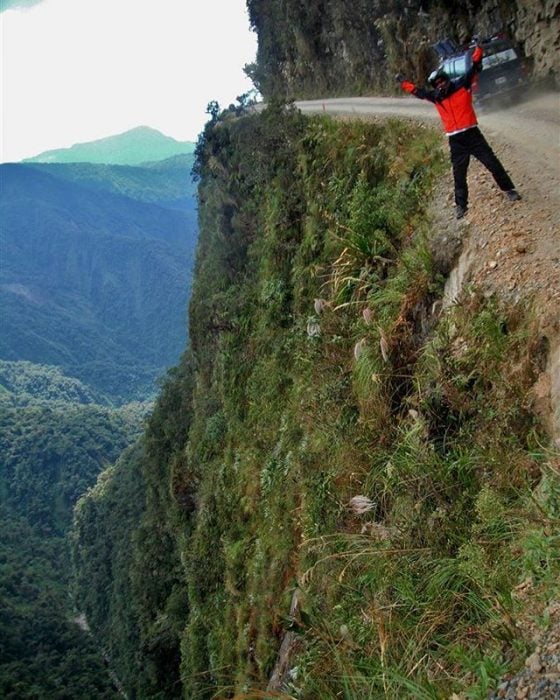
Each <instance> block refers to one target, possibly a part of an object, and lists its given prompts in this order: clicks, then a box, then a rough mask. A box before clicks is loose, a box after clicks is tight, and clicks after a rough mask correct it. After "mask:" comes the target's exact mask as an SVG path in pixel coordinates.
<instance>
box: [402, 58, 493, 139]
mask: <svg viewBox="0 0 560 700" xmlns="http://www.w3.org/2000/svg"><path fill="white" fill-rule="evenodd" d="M481 69H482V48H481V47H480V46H477V47H476V48H475V50H474V51H473V55H472V66H471V68H470V69H469V71H468V72H467V73H466V74H465V75H464V76H463V77H461V78H458V79H456V80H452V81H451V84H450V86H449V88H448V89H447V90H444V91H442V90H438V89H436V90H424V89H423V88H418V87H416V85H414V83H411V82H409V81H408V80H403V82H402V83H401V88H402V89H403V90H405V91H406V92H409V93H411V94H412V95H414V96H415V97H418V98H419V99H421V100H429V101H430V102H433V103H434V105H435V107H436V109H437V111H438V112H439V116H440V117H441V121H442V122H443V128H444V130H445V133H446V134H447V135H448V136H452V135H453V134H456V133H458V132H460V131H466V130H467V129H470V128H471V127H473V126H476V125H477V124H478V122H477V119H476V113H475V111H474V109H473V104H472V83H473V80H474V77H475V75H476V74H477V73H479V72H480V70H481Z"/></svg>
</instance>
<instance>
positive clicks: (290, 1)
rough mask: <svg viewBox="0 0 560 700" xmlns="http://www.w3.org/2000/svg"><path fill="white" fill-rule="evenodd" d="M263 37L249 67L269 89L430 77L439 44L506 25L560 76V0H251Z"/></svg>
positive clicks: (352, 89)
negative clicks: (403, 75) (307, 0)
mask: <svg viewBox="0 0 560 700" xmlns="http://www.w3.org/2000/svg"><path fill="white" fill-rule="evenodd" d="M247 5H248V8H249V16H250V19H251V24H252V26H253V27H254V29H255V30H256V32H257V34H258V38H259V49H258V54H257V63H256V64H255V65H253V66H251V67H250V69H249V72H250V73H251V75H252V77H253V78H254V79H255V82H256V83H257V85H258V86H259V87H260V89H261V91H262V92H263V94H264V95H265V96H266V97H270V96H272V95H278V96H283V97H286V96H287V97H312V96H319V95H321V96H328V95H333V94H343V93H345V94H350V93H352V94H356V93H358V94H359V93H361V94H363V93H367V92H374V91H381V90H385V91H386V90H387V89H388V88H393V85H394V82H393V77H392V76H393V75H394V74H395V73H396V72H400V71H402V72H404V73H406V74H407V75H408V76H410V77H412V78H413V79H415V80H417V81H423V80H424V79H425V76H426V75H427V73H428V72H429V71H430V70H431V69H432V68H433V67H434V65H435V54H434V52H433V50H432V48H431V46H432V44H433V43H434V42H435V41H437V40H438V39H441V38H443V37H446V36H448V37H451V38H453V39H455V40H456V41H457V42H459V43H463V42H466V41H468V40H469V39H470V38H471V37H472V36H473V35H474V34H479V35H481V36H487V35H490V34H492V33H495V32H499V31H500V32H505V33H506V34H507V35H508V36H510V37H511V38H513V39H514V40H515V41H517V42H518V43H519V45H520V48H521V50H522V52H523V54H524V55H525V57H526V59H527V63H528V66H529V68H531V69H532V72H533V75H534V76H535V77H536V78H549V79H551V78H553V79H555V80H556V82H557V83H558V81H560V0H513V1H511V0H510V1H509V2H506V1H505V0H459V1H458V2H454V3H447V2H443V1H442V0H392V1H389V0H354V2H352V3H348V2H345V1H344V0H316V1H315V2H313V3H302V2H301V1H300V0H247Z"/></svg>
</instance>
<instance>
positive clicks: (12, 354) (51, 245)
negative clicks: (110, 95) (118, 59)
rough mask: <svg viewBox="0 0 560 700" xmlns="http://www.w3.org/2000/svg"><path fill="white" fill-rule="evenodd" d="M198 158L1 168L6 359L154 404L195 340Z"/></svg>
mask: <svg viewBox="0 0 560 700" xmlns="http://www.w3.org/2000/svg"><path fill="white" fill-rule="evenodd" d="M191 158H192V156H189V155H186V156H181V157H175V158H171V159H166V160H165V161H162V162H160V163H158V164H154V165H150V166H147V167H144V166H143V167H132V166H126V167H123V166H105V165H95V164H75V165H70V164H65V165H37V164H5V165H2V166H0V179H1V188H0V219H1V220H2V230H1V231H0V236H1V242H0V244H1V247H2V264H1V265H0V305H1V307H2V321H1V327H2V332H1V333H0V359H3V360H9V361H21V360H27V361H29V362H33V363H35V364H41V365H53V366H57V367H59V368H61V370H62V371H63V372H64V374H65V375H66V376H67V377H75V378H77V379H78V380H80V382H82V383H83V384H86V385H87V386H88V387H91V389H92V391H93V393H94V394H95V395H100V394H101V395H103V396H106V397H108V399H109V400H111V401H114V402H116V403H123V402H124V403H126V402H128V401H131V400H140V401H142V400H146V399H149V398H150V397H151V396H153V393H154V392H155V388H156V387H155V384H154V382H155V380H156V379H157V378H158V377H160V376H161V375H162V374H163V373H164V372H165V370H166V369H167V368H168V367H170V366H171V365H173V364H175V362H176V361H177V360H178V358H179V356H180V354H181V352H182V350H183V348H184V346H185V341H186V309H187V299H188V294H189V289H190V277H191V267H192V261H193V258H194V248H195V245H196V239H197V222H196V211H195V198H194V192H193V189H192V187H193V186H192V181H191V175H190V169H191V168H190V163H191Z"/></svg>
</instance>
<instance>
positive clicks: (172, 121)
mask: <svg viewBox="0 0 560 700" xmlns="http://www.w3.org/2000/svg"><path fill="white" fill-rule="evenodd" d="M0 13H1V14H0V23H1V32H2V142H1V144H0V152H1V153H0V155H1V160H2V161H4V162H5V161H17V160H21V159H22V158H25V157H28V156H32V155H36V154H38V153H40V152H42V151H45V150H49V149H53V148H62V147H67V146H71V145H72V144H74V143H81V142H85V141H93V140H95V139H98V138H102V137H104V136H110V135H113V134H118V133H121V132H123V131H127V130H128V129H131V128H133V127H135V126H141V125H146V126H151V127H153V128H155V129H158V130H159V131H162V132H163V133H164V134H167V135H168V136H173V137H174V138H176V139H178V140H181V141H195V140H196V137H197V135H198V133H199V132H200V130H201V129H202V127H203V125H204V123H205V121H206V120H207V118H208V116H207V115H206V114H205V111H206V106H207V104H208V102H210V101H211V100H217V101H218V102H219V103H220V104H221V105H222V106H227V105H229V104H230V103H231V102H235V98H236V97H237V96H238V95H241V94H243V93H244V92H247V91H248V90H249V89H251V87H252V85H251V83H250V81H249V79H248V78H246V76H245V75H244V73H243V66H244V65H245V64H246V63H251V62H252V61H254V59H255V54H256V36H255V34H254V33H253V32H251V31H250V29H249V21H248V17H247V12H246V7H245V0H153V1H151V0H0Z"/></svg>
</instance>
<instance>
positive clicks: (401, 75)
mask: <svg viewBox="0 0 560 700" xmlns="http://www.w3.org/2000/svg"><path fill="white" fill-rule="evenodd" d="M395 80H396V81H397V83H399V84H400V83H402V82H403V80H404V75H403V74H402V73H397V74H396V75H395Z"/></svg>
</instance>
